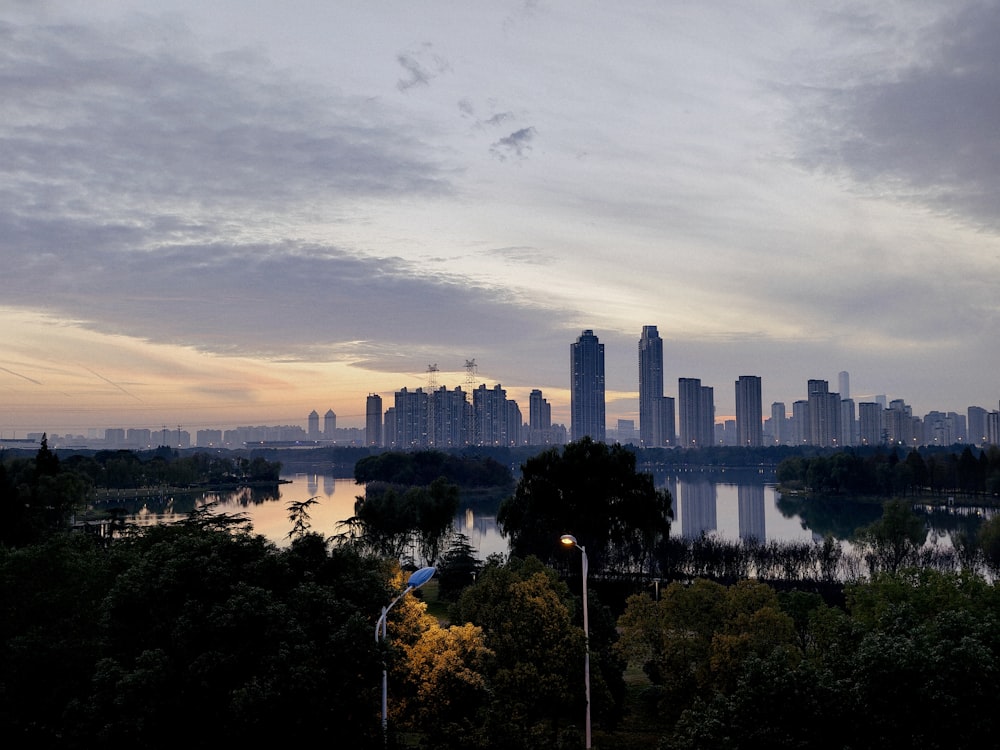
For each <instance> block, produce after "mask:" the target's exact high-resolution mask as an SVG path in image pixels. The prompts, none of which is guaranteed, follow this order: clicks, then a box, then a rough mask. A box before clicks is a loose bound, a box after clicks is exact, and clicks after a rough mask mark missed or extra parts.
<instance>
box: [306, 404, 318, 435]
mask: <svg viewBox="0 0 1000 750" xmlns="http://www.w3.org/2000/svg"><path fill="white" fill-rule="evenodd" d="M306 423H307V425H308V427H307V429H306V434H307V435H308V436H309V439H310V440H317V439H318V438H319V412H317V411H316V410H315V409H313V410H312V411H311V412H309V416H308V417H306Z"/></svg>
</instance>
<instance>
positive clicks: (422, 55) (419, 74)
mask: <svg viewBox="0 0 1000 750" xmlns="http://www.w3.org/2000/svg"><path fill="white" fill-rule="evenodd" d="M432 50H433V45H431V44H430V43H425V44H423V45H422V46H421V47H420V48H418V49H416V50H411V51H407V52H400V53H399V54H398V55H397V56H396V61H397V62H398V63H399V64H400V65H401V66H402V68H403V70H405V71H406V77H405V78H400V79H399V81H397V82H396V88H398V89H399V90H400V91H403V92H405V91H409V90H410V89H412V88H413V87H414V86H426V85H428V84H429V83H430V82H431V80H432V79H434V78H436V77H437V76H439V75H440V74H441V73H445V72H447V71H449V70H451V65H450V63H449V62H448V61H447V60H446V59H445V58H443V57H441V56H440V55H438V54H436V53H434V52H433V51H432Z"/></svg>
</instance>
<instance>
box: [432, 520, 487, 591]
mask: <svg viewBox="0 0 1000 750" xmlns="http://www.w3.org/2000/svg"><path fill="white" fill-rule="evenodd" d="M480 568H482V563H481V562H480V561H479V560H477V559H476V556H475V554H474V553H473V549H472V545H470V544H469V538H468V537H467V536H465V534H456V535H455V537H454V539H452V541H451V544H450V545H449V546H448V549H446V550H445V551H444V554H443V555H442V556H441V562H440V563H439V564H438V566H437V574H436V575H435V578H437V581H438V596H439V597H440V598H441V599H444V600H446V601H454V600H456V599H457V598H458V595H459V594H461V593H462V591H463V590H464V589H465V587H466V586H471V585H472V584H473V583H475V581H476V576H477V575H478V573H479V570H480Z"/></svg>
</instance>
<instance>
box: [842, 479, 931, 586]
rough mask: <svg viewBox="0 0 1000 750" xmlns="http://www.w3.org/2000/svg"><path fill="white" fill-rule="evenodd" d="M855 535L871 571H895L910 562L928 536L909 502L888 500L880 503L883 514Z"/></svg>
mask: <svg viewBox="0 0 1000 750" xmlns="http://www.w3.org/2000/svg"><path fill="white" fill-rule="evenodd" d="M897 466H903V464H898V465H897ZM857 538H858V542H859V543H860V545H861V546H862V547H863V548H864V550H865V560H866V561H867V563H868V567H869V568H870V569H871V571H872V572H873V573H874V572H876V571H880V570H885V571H889V572H891V573H895V572H897V571H898V570H899V569H900V568H901V567H902V566H903V565H904V563H907V562H911V561H913V559H914V557H915V554H916V551H917V549H918V548H919V547H920V545H921V544H923V542H924V540H925V539H926V538H927V529H926V528H925V526H924V522H923V521H921V520H920V518H918V517H917V515H916V514H915V513H914V512H913V510H912V509H911V508H910V506H909V504H908V503H905V502H903V501H902V500H898V499H897V500H889V501H888V502H886V503H885V504H884V505H883V506H882V517H881V518H880V519H879V520H877V521H875V522H874V523H871V524H869V525H868V526H865V527H863V528H862V529H860V530H859V531H858V534H857Z"/></svg>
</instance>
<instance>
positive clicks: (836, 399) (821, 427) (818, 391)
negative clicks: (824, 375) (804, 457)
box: [807, 380, 840, 446]
mask: <svg viewBox="0 0 1000 750" xmlns="http://www.w3.org/2000/svg"><path fill="white" fill-rule="evenodd" d="M807 388H808V397H809V444H810V445H820V446H832V445H837V443H838V442H839V441H840V394H839V393H830V384H829V383H828V382H827V381H826V380H810V381H808V383H807Z"/></svg>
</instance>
